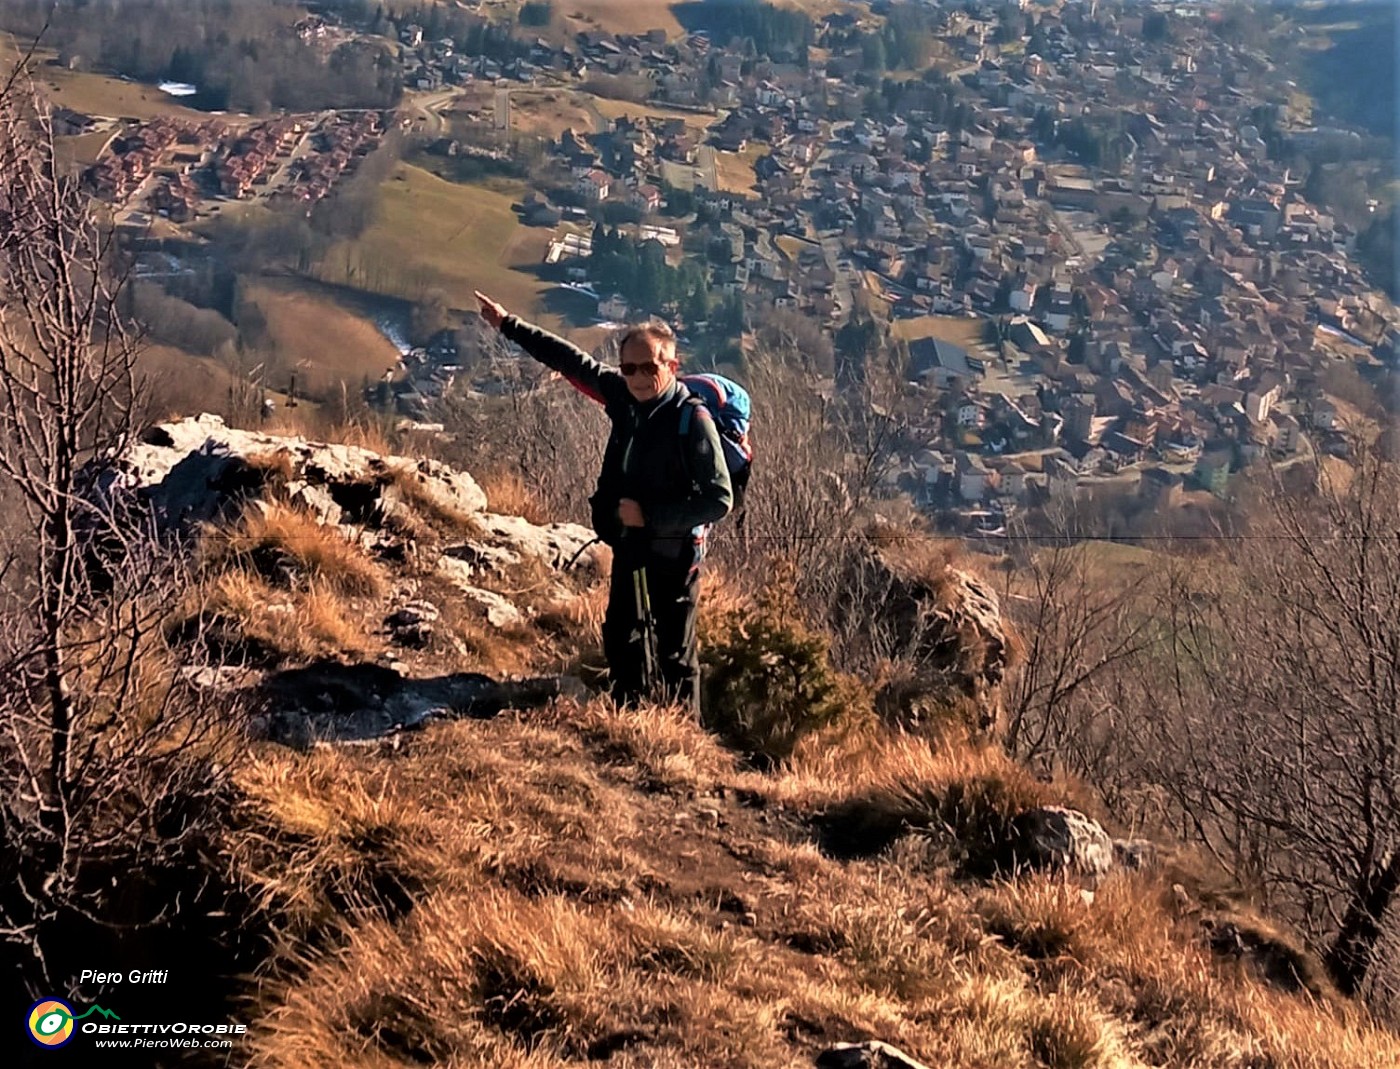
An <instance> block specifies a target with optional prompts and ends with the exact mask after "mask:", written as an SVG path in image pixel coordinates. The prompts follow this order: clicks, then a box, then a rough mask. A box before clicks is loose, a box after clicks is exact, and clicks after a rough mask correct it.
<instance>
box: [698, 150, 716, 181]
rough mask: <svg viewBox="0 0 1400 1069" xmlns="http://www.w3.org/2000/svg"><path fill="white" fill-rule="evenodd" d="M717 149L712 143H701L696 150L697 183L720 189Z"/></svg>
mask: <svg viewBox="0 0 1400 1069" xmlns="http://www.w3.org/2000/svg"><path fill="white" fill-rule="evenodd" d="M716 159H717V157H716V155H715V149H714V148H713V147H712V146H710V145H701V146H700V147H699V148H698V149H696V151H695V184H696V185H697V186H702V187H704V188H705V189H713V190H716V191H717V190H718V189H719V168H718V165H717V163H716Z"/></svg>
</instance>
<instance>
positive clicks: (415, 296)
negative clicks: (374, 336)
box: [318, 164, 550, 314]
mask: <svg viewBox="0 0 1400 1069" xmlns="http://www.w3.org/2000/svg"><path fill="white" fill-rule="evenodd" d="M523 192H524V187H523V186H520V185H519V184H518V183H510V182H501V181H496V182H493V183H492V188H487V187H486V186H481V185H459V184H456V183H453V182H447V181H444V180H443V179H441V178H438V177H436V176H434V175H432V174H430V173H429V172H427V171H425V170H423V169H422V168H419V167H414V166H411V165H409V164H400V165H399V166H398V167H397V168H396V169H395V171H394V174H393V175H392V176H391V177H390V178H389V179H388V180H387V181H386V182H385V183H384V184H383V185H382V186H381V187H380V190H379V214H378V217H377V219H376V220H375V222H374V225H372V226H371V227H370V228H369V229H368V230H367V231H365V233H364V234H362V235H361V236H360V237H358V238H356V239H354V240H353V241H348V242H343V243H341V244H340V245H337V246H336V247H334V248H333V249H332V250H331V251H330V253H329V254H327V256H326V259H325V260H324V261H323V263H322V265H321V267H320V269H319V272H318V273H319V276H320V277H321V278H322V279H323V280H324V281H326V282H330V283H333V284H335V285H344V286H350V287H352V288H355V289H359V290H364V291H366V292H370V293H381V294H386V295H388V296H392V297H403V298H406V299H408V300H415V301H416V300H422V299H424V298H425V297H426V296H428V295H429V294H431V293H433V292H434V291H438V292H441V293H442V294H443V295H444V296H445V297H446V299H447V303H448V304H449V305H450V306H451V307H453V308H458V309H467V308H475V307H476V302H475V301H474V300H473V299H472V291H473V290H477V289H479V290H482V291H483V292H486V293H489V294H491V296H493V297H495V298H496V299H497V300H498V301H500V302H501V303H502V304H504V305H505V306H506V307H507V308H510V309H512V310H519V311H521V312H523V313H527V314H533V313H534V312H535V311H536V310H537V308H538V304H539V300H540V295H541V294H542V293H543V292H544V291H545V290H546V289H548V288H549V284H548V283H546V282H544V281H542V280H541V279H539V278H537V277H535V275H534V274H533V269H534V268H535V266H536V265H538V264H539V263H541V262H542V260H543V258H544V252H545V249H546V247H547V245H548V242H549V237H550V231H548V230H544V229H532V228H528V227H523V226H521V225H520V223H519V221H518V220H517V219H516V216H515V213H514V212H513V211H512V210H511V205H512V204H513V203H515V202H516V201H518V200H519V199H520V196H521V194H522V193H523Z"/></svg>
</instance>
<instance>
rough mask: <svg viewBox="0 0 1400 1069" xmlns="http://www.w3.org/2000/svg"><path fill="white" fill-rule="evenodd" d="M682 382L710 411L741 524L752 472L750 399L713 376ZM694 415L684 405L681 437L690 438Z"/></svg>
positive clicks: (688, 377) (733, 385)
mask: <svg viewBox="0 0 1400 1069" xmlns="http://www.w3.org/2000/svg"><path fill="white" fill-rule="evenodd" d="M681 382H682V383H684V384H685V387H686V389H688V390H689V391H690V394H691V396H692V397H694V398H695V399H696V400H697V401H698V402H700V403H701V404H703V405H704V406H705V407H706V408H707V409H709V410H710V415H711V416H713V417H714V420H715V426H716V427H718V428H719V440H720V445H721V446H723V448H724V461H725V464H726V465H727V466H728V468H729V480H730V482H731V483H732V484H733V487H734V510H733V511H734V513H735V514H736V515H738V516H739V518H740V522H742V521H743V515H742V509H743V503H744V491H745V490H747V489H748V485H749V474H750V472H751V470H752V468H753V446H752V445H750V444H749V421H750V419H751V417H752V415H753V404H752V402H751V401H750V399H749V391H748V390H746V389H744V388H743V387H742V386H740V385H739V384H738V383H737V382H735V381H734V380H733V379H727V378H725V377H724V376H723V375H717V374H715V373H714V372H706V373H705V374H702V375H682V376H681ZM693 411H694V409H693V408H692V407H691V406H690V405H686V406H685V408H684V410H682V412H681V422H680V432H681V436H682V437H685V436H686V435H688V434H690V423H691V413H692V412H693Z"/></svg>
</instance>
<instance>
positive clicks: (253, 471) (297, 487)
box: [99, 413, 486, 530]
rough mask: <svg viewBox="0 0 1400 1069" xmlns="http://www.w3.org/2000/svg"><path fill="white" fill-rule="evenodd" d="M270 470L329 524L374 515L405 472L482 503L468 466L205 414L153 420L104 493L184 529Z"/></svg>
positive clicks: (454, 507)
mask: <svg viewBox="0 0 1400 1069" xmlns="http://www.w3.org/2000/svg"><path fill="white" fill-rule="evenodd" d="M270 473H278V474H280V475H281V476H282V477H283V478H284V479H285V483H286V490H287V492H288V494H289V496H290V497H291V498H292V499H293V500H294V501H296V502H297V503H299V504H301V505H302V506H303V507H305V508H306V509H307V510H308V511H309V512H310V513H311V514H312V515H315V516H317V517H318V518H319V519H321V520H322V521H323V522H325V523H340V522H347V521H348V522H350V523H353V524H366V523H375V522H377V521H378V520H380V519H382V501H381V496H382V492H383V489H384V488H385V487H386V486H389V485H391V484H392V483H393V482H394V481H396V480H401V479H412V480H414V482H415V483H416V488H415V489H416V491H417V492H418V493H419V494H420V495H422V496H424V497H426V498H427V499H429V500H431V501H434V502H438V503H441V504H442V505H443V507H444V508H445V509H448V510H450V511H453V512H456V513H459V514H463V515H470V514H472V513H476V512H480V511H481V510H483V509H484V508H485V507H486V494H485V492H484V491H483V490H482V489H481V487H480V486H478V485H477V483H476V481H475V480H474V479H473V478H472V477H471V476H470V475H468V474H466V473H465V472H459V471H455V470H453V469H452V468H450V467H448V466H447V465H446V464H442V463H440V462H438V461H435V460H426V459H417V458H412V457H399V456H380V455H379V454H378V453H375V452H374V451H373V450H370V449H364V448H362V447H360V446H352V445H341V444H337V443H333V442H315V441H310V440H308V439H305V438H301V437H295V436H281V435H271V434H263V433H261V432H259V431H245V430H239V429H236V428H233V427H229V426H227V425H226V424H225V423H224V421H223V420H222V419H220V418H219V417H218V416H213V415H209V414H208V413H205V414H203V415H200V416H197V417H192V418H187V419H182V420H176V421H173V422H171V423H162V424H158V425H156V426H154V427H151V428H150V429H148V430H147V431H146V432H145V433H144V434H143V435H142V436H141V438H140V440H139V441H137V442H135V443H133V445H132V446H131V448H130V449H129V450H128V452H127V454H126V455H125V456H124V457H123V458H122V460H121V463H120V466H119V468H118V469H117V470H115V471H111V472H107V473H105V474H104V477H103V479H102V480H100V482H99V493H103V494H105V495H106V496H107V497H109V498H116V497H118V496H122V497H124V498H126V499H129V500H135V501H139V502H144V503H145V504H146V505H147V506H148V507H149V508H150V509H151V511H152V512H153V513H154V515H155V517H156V520H157V522H158V524H159V525H160V526H161V527H162V528H163V529H166V530H171V529H182V528H185V527H188V526H189V525H190V524H192V523H197V522H199V521H202V520H210V519H215V518H217V517H219V516H221V515H225V514H227V512H228V511H229V510H230V509H231V508H237V507H241V506H242V504H243V503H244V502H245V501H247V500H250V499H253V498H256V497H258V496H260V491H262V490H263V489H264V488H265V486H266V484H267V481H268V479H269V478H270V477H271V476H270Z"/></svg>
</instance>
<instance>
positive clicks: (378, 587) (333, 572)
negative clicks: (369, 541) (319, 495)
mask: <svg viewBox="0 0 1400 1069" xmlns="http://www.w3.org/2000/svg"><path fill="white" fill-rule="evenodd" d="M269 463H270V464H274V465H276V464H277V463H278V462H277V460H276V458H275V457H274V458H270V460H269ZM273 470H274V471H276V470H281V469H280V468H274V469H273ZM200 546H201V553H202V556H203V562H202V563H203V564H204V566H205V567H206V568H211V569H226V568H231V567H232V568H240V569H248V570H252V571H255V572H257V573H258V574H259V575H261V576H263V577H264V578H266V579H270V580H276V579H282V578H284V577H285V578H290V579H291V580H292V581H293V584H294V585H303V584H305V585H309V586H312V587H318V588H320V589H322V590H324V591H327V592H333V593H336V594H341V595H364V596H368V597H376V596H378V595H380V594H382V593H383V591H384V588H385V581H384V573H383V572H382V570H381V569H380V567H379V566H378V565H377V564H375V563H374V562H373V561H372V560H370V559H369V558H368V557H367V556H366V555H365V553H364V551H363V550H361V549H360V547H358V546H355V545H352V544H351V543H350V542H348V541H346V539H345V537H344V536H343V535H342V534H341V533H340V532H339V531H338V530H337V529H336V528H334V527H328V526H326V525H325V524H323V523H321V522H320V521H319V520H317V519H316V517H314V516H310V515H308V514H307V513H305V512H302V511H301V510H299V509H295V508H289V507H287V506H285V505H276V504H266V503H259V504H256V505H252V506H250V507H249V508H247V509H246V510H245V511H244V513H243V515H242V517H241V518H240V519H239V520H238V522H237V523H236V524H234V525H233V526H232V527H226V528H209V529H207V530H206V531H205V533H204V537H203V539H202V540H201V543H200Z"/></svg>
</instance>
